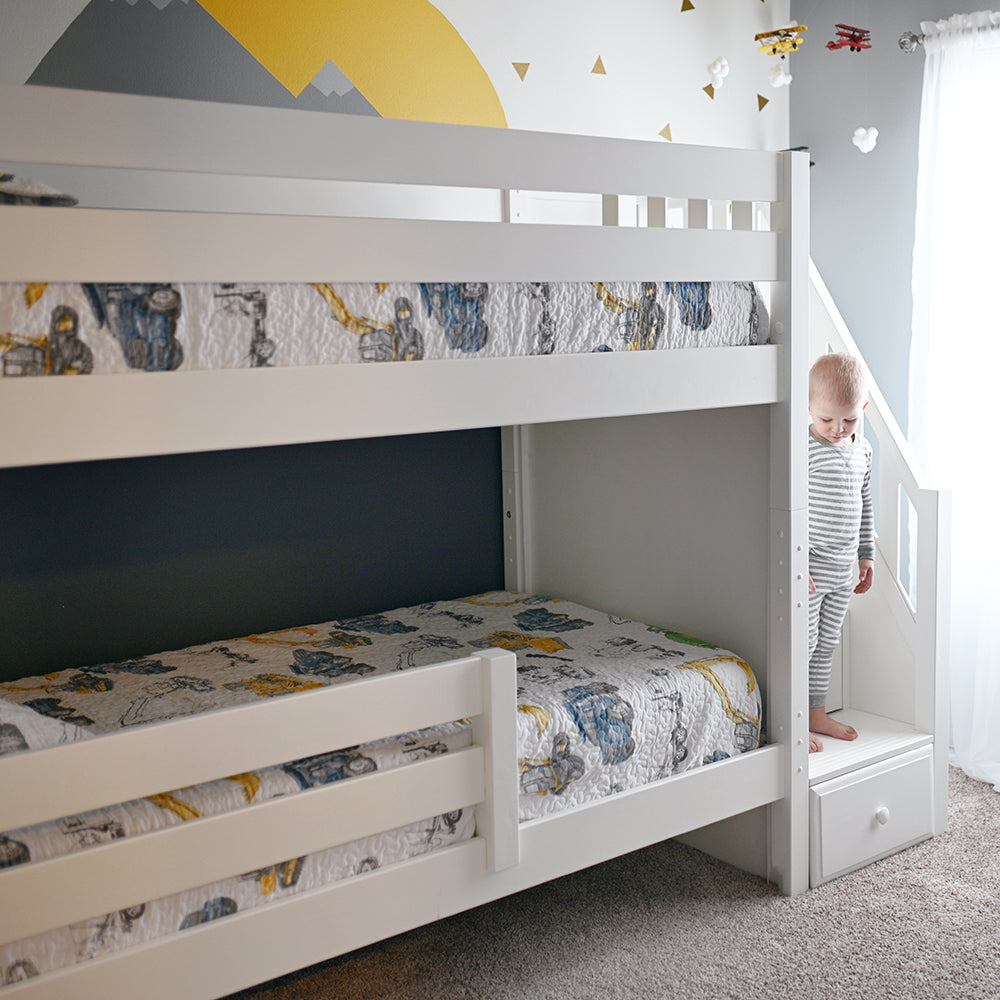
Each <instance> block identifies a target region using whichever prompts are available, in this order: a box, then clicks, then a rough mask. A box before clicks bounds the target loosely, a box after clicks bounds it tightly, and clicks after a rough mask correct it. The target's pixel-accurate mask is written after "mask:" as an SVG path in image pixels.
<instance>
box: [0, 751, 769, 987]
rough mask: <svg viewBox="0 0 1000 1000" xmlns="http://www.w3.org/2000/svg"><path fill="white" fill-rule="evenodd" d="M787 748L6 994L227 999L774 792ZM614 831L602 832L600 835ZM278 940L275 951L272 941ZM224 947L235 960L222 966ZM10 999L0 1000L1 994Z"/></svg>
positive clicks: (747, 805) (226, 921) (231, 919)
mask: <svg viewBox="0 0 1000 1000" xmlns="http://www.w3.org/2000/svg"><path fill="white" fill-rule="evenodd" d="M785 753H786V749H785V748H783V747H780V746H771V747H765V748H763V749H761V750H756V751H753V752H751V753H747V754H742V755H741V756H740V757H736V758H732V759H731V760H727V761H721V762H719V763H717V764H712V765H709V766H708V767H703V768H698V769H696V770H694V771H690V772H687V773H685V774H683V775H677V776H675V777H672V778H667V779H665V780H664V781H661V782H656V783H655V784H652V785H646V786H644V787H643V788H640V789H636V790H634V791H633V792H630V793H626V794H625V795H616V796H611V797H609V798H607V799H603V800H601V801H600V802H597V803H593V804H592V805H591V806H588V807H585V808H584V809H583V810H580V809H570V810H566V811H565V812H563V813H558V814H555V815H553V816H550V817H548V818H546V819H545V820H541V821H537V822H532V823H527V824H523V825H522V827H521V847H522V862H521V864H519V865H516V866H514V867H513V868H508V869H506V870H505V871H503V872H499V873H495V874H490V873H489V872H488V871H487V869H486V858H485V844H484V842H483V841H481V840H480V839H479V838H476V839H475V840H472V841H468V842H466V843H463V844H458V845H456V846H454V847H449V848H445V849H444V850H443V851H435V852H433V853H431V854H428V855H424V856H423V857H420V858H415V859H413V860H411V861H407V862H404V863H402V864H398V865H392V866H389V867H386V868H383V869H381V870H380V871H376V872H372V873H370V874H367V875H362V876H360V877H357V878H352V879H347V880H345V881H343V882H339V883H337V884H336V885H334V886H330V887H327V888H325V889H321V890H317V891H315V892H310V893H306V894H303V895H301V896H297V897H295V898H294V899H290V900H285V901H278V902H276V903H274V904H272V905H270V906H267V907H264V908H262V909H257V910H250V911H247V912H245V913H237V914H234V915H233V916H231V917H227V918H226V919H224V920H217V921H212V922H210V923H207V924H203V925H201V926H199V927H196V928H192V929H191V930H187V931H184V932H182V933H178V934H173V935H171V936H170V937H169V938H165V939H161V940H160V941H159V942H157V943H155V944H153V945H146V946H139V947H137V948H132V949H126V950H125V951H123V952H121V953H119V954H117V955H112V956H108V957H106V958H99V959H95V960H94V961H91V962H87V963H85V964H83V965H80V966H77V967H76V968H74V969H72V970H67V971H66V972H62V973H55V974H53V975H49V976H44V977H41V978H39V979H35V980H29V981H28V982H25V983H18V984H16V985H14V986H12V987H9V988H8V989H9V993H10V997H11V1000H64V998H65V997H66V996H70V995H72V996H73V997H74V1000H106V998H107V997H109V996H132V995H140V994H141V995H142V996H143V997H144V998H148V1000H173V998H174V997H176V996H178V995H181V994H183V993H184V992H185V990H189V989H190V984H191V983H192V982H193V981H197V983H198V991H199V995H200V996H206V997H208V996H223V995H226V994H228V993H231V992H234V991H236V990H239V989H243V988H244V987H246V986H250V985H251V984H253V983H259V982H263V981H265V980H267V979H272V978H274V977H276V976H280V975H283V974H285V973H287V972H291V971H292V970H294V969H299V968H302V967H304V966H307V965H312V964H314V963H316V962H319V961H322V960H324V959H327V958H332V957H333V956H335V955H340V954H343V953H345V952H348V951H352V950H354V949H355V948H360V947H362V946H364V945H367V944H370V943H372V942H374V941H378V940H381V939H383V938H385V937H387V936H391V935H393V934H398V933H400V932H401V931H404V930H408V929H410V928H412V927H417V926H419V925H420V924H424V923H428V922H430V921H433V920H437V919H439V918H441V917H444V916H448V915H450V914H452V913H458V912H460V911H461V910H464V909H468V908H470V907H473V906H477V905H480V904H482V903H485V902H487V901H489V900H491V899H497V898H499V897H501V896H504V895H507V894H509V893H513V892H518V891H520V890H522V889H526V888H529V887H530V886H532V885H536V884H539V883H541V882H545V881H548V880H549V879H551V878H554V877H557V876H558V875H560V874H564V873H566V872H569V871H572V870H574V868H582V867H586V866H589V865H593V864H598V863H599V862H602V861H606V860H608V859H609V858H612V857H615V856H617V855H618V854H621V853H624V852H626V851H630V850H634V849H636V848H639V847H643V846H646V845H648V844H652V843H656V842H657V841H659V840H662V839H663V838H665V837H671V836H676V835H678V834H680V833H684V832H687V831H689V830H690V829H692V824H694V825H697V824H698V823H702V824H703V823H708V822H712V821H714V820H717V819H722V818H724V817H726V816H729V815H732V814H733V812H735V811H738V810H740V809H751V808H754V807H757V806H762V805H766V804H767V803H768V802H772V801H774V800H776V799H777V798H780V796H781V788H782V781H783V779H782V771H781V768H782V762H783V758H784V755H785ZM609 828H610V829H611V830H612V831H613V833H612V835H610V836H609V835H607V830H608V829H609ZM276 940H280V941H281V942H282V945H281V947H280V948H276V947H274V942H275V941H276ZM220 954H224V955H233V956H239V957H238V960H237V959H234V960H232V961H226V962H220V961H219V960H218V956H219V955H220ZM5 1000H6V996H5Z"/></svg>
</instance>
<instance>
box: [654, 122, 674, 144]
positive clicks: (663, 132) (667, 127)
mask: <svg viewBox="0 0 1000 1000" xmlns="http://www.w3.org/2000/svg"><path fill="white" fill-rule="evenodd" d="M657 134H658V135H662V136H663V138H664V139H666V140H667V142H673V141H674V137H673V136H672V135H671V134H670V125H669V124H668V125H664V126H663V128H661V129H660V131H659V132H658V133H657Z"/></svg>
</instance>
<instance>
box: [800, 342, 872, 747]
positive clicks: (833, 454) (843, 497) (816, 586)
mask: <svg viewBox="0 0 1000 1000" xmlns="http://www.w3.org/2000/svg"><path fill="white" fill-rule="evenodd" d="M867 394H868V389H867V384H866V381H865V374H864V369H863V368H862V366H861V363H860V362H859V361H858V360H857V359H856V358H853V357H850V356H849V355H846V354H825V355H823V356H822V357H821V358H819V360H818V361H816V363H815V364H814V365H813V366H812V369H811V370H810V372H809V414H810V416H811V417H812V425H811V427H810V428H809V590H810V594H809V751H810V753H812V752H815V751H817V750H822V749H823V742H822V740H821V739H820V736H832V737H834V738H836V739H841V740H853V739H857V735H858V733H857V730H855V729H854V727H853V726H848V725H845V724H844V723H842V722H838V721H837V720H836V719H835V718H833V717H832V716H830V715H827V711H826V695H827V689H828V688H829V686H830V669H831V666H832V663H833V652H834V648H835V647H836V645H837V643H838V642H839V641H840V632H841V627H842V626H843V623H844V616H845V615H846V614H847V605H848V602H849V600H850V597H851V593H852V592H853V593H855V594H863V593H865V592H866V591H867V590H869V589H870V587H871V585H872V579H873V575H874V572H875V562H874V559H875V524H874V516H873V514H872V499H871V470H872V448H871V445H870V444H869V443H868V441H866V440H865V439H864V438H863V437H862V436H861V434H860V427H861V414H862V411H863V410H864V407H865V402H866V398H867ZM855 559H856V560H857V561H858V567H859V581H858V583H857V584H856V585H854V586H852V584H853V582H854V562H855Z"/></svg>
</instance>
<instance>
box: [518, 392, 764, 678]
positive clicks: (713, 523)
mask: <svg viewBox="0 0 1000 1000" xmlns="http://www.w3.org/2000/svg"><path fill="white" fill-rule="evenodd" d="M703 386H704V383H699V388H698V392H701V391H702V389H703ZM696 405H697V404H696ZM767 428H768V410H767V409H766V408H759V409H758V408H735V409H724V410H714V409H713V410H703V411H696V412H691V411H688V412H683V413H677V414H651V415H649V416H642V417H623V418H621V419H619V420H601V421H580V422H569V423H554V424H551V425H546V426H535V427H533V428H531V431H530V435H529V437H528V442H529V443H528V445H527V448H528V459H527V460H528V466H529V472H530V475H529V482H530V485H529V486H528V489H527V497H528V500H529V503H530V509H531V513H530V518H531V520H530V524H531V531H532V537H531V538H530V539H529V541H528V546H529V548H530V550H531V552H532V577H531V578H530V579H529V580H528V586H529V589H530V590H532V591H534V592H540V593H558V594H560V595H561V596H564V597H566V598H568V599H572V600H577V601H579V602H580V603H583V604H587V605H589V606H591V607H599V608H602V609H603V610H606V611H609V612H612V613H616V614H623V615H628V616H630V617H635V618H638V619H640V620H641V621H648V622H650V623H652V624H656V625H662V626H667V627H672V628H677V629H680V630H682V631H685V632H690V633H693V634H696V635H697V634H700V635H702V636H703V637H704V638H707V639H709V640H711V641H713V642H716V643H718V644H720V645H723V646H727V647H728V648H730V649H733V650H735V651H737V652H738V653H739V655H741V656H743V657H744V658H745V659H746V660H747V661H748V662H749V663H750V665H751V666H752V667H753V668H754V669H755V671H758V672H759V675H760V680H761V682H762V683H764V682H765V679H766V673H767V666H766V665H767V663H768V655H767V638H766V636H767V628H768V624H767V598H768V595H767V586H766V582H765V581H766V580H767V573H768V561H767V560H768V555H767V497H768V470H767V453H768V438H767Z"/></svg>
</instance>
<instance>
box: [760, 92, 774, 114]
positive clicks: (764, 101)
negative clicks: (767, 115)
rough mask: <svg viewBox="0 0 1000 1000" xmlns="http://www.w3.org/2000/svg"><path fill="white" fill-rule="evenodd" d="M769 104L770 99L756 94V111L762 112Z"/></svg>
mask: <svg viewBox="0 0 1000 1000" xmlns="http://www.w3.org/2000/svg"><path fill="white" fill-rule="evenodd" d="M770 103H771V99H770V98H769V97H765V96H764V95H763V94H758V95H757V110H758V111H763V110H764V108H766V107H767V105H768V104H770Z"/></svg>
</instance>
